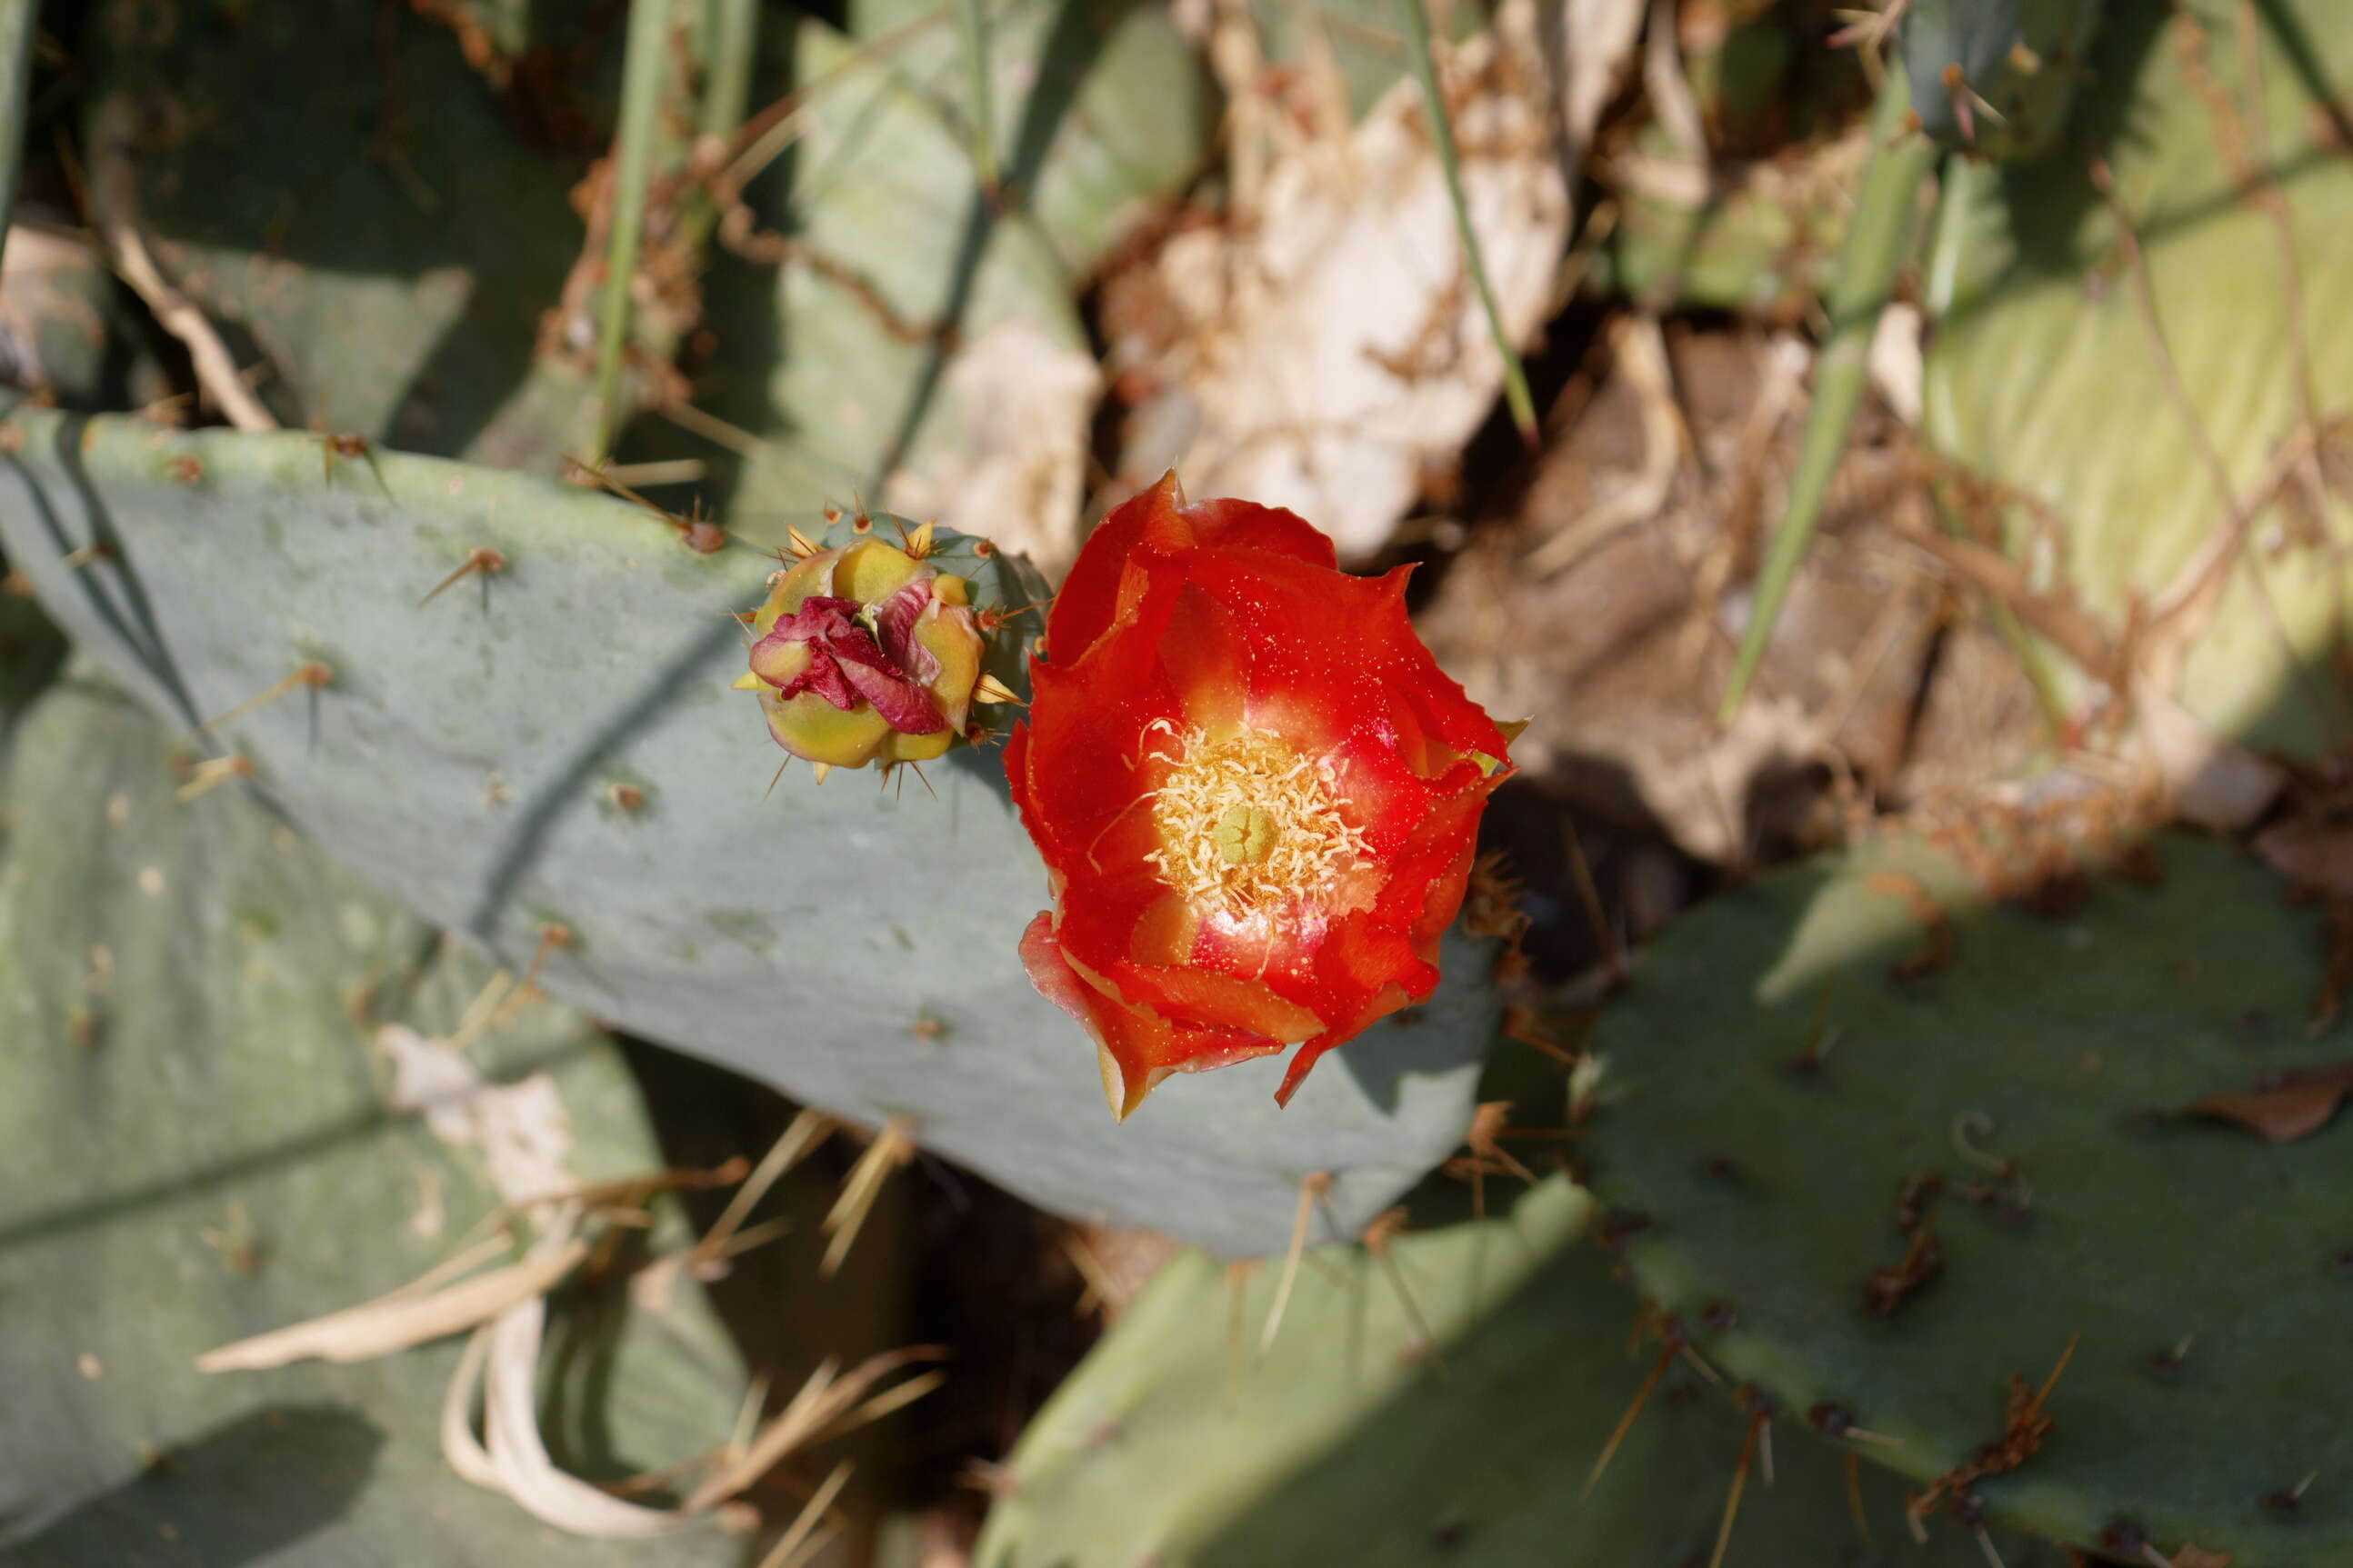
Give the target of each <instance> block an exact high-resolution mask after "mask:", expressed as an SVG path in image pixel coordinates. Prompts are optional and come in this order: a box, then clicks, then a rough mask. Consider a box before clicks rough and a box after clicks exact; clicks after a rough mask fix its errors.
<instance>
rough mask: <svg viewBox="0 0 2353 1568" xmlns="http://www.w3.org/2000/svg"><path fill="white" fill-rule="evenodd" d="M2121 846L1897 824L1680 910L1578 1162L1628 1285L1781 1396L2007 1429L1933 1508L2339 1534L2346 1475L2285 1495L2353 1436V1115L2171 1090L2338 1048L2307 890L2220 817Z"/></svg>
mask: <svg viewBox="0 0 2353 1568" xmlns="http://www.w3.org/2000/svg"><path fill="white" fill-rule="evenodd" d="M2123 865H2124V866H2126V868H2128V869H2129V871H2130V873H2131V875H2130V876H2129V877H2126V876H2124V875H2119V874H2112V873H2108V872H2104V871H2100V870H2098V869H2096V868H2094V869H2090V870H2086V871H2082V872H2078V871H2074V870H2071V869H2065V868H2062V867H2060V866H2058V865H2056V864H2052V865H2050V866H2047V867H2046V875H2044V876H2043V877H2042V879H2041V880H2040V881H2039V882H2037V883H2035V884H2034V885H2032V886H2031V887H2021V889H2020V890H2019V892H2018V894H2017V897H2016V898H2015V899H2014V900H2012V901H2009V902H1998V901H1994V900H1992V899H1991V898H1989V896H1988V894H1987V893H1986V892H1985V891H1984V890H1983V889H1981V888H1980V887H1979V886H1978V884H1977V883H1976V882H1975V881H1973V880H1972V879H1970V878H1968V877H1966V876H1964V875H1963V874H1962V873H1961V872H1960V871H1959V870H1958V869H1957V867H1956V865H1955V863H1954V862H1953V861H1952V860H1951V859H1948V858H1946V856H1945V855H1943V854H1942V853H1939V852H1935V851H1931V850H1929V849H1927V848H1926V847H1923V846H1922V845H1920V844H1918V843H1916V842H1914V841H1910V840H1903V839H1897V840H1893V841H1889V842H1886V843H1883V844H1881V845H1878V846H1875V847H1870V848H1867V849H1864V850H1862V851H1859V852H1857V853H1855V854H1854V855H1852V857H1849V858H1842V859H1837V860H1831V861H1828V862H1824V863H1820V864H1816V865H1810V866H1805V867H1801V868H1796V869H1792V870H1788V871H1785V872H1781V873H1779V874H1778V875H1775V876H1773V877H1770V878H1767V879H1765V880H1763V881H1761V882H1758V883H1757V884H1756V885H1754V886H1752V887H1749V888H1746V889H1741V890H1739V891H1736V892H1734V893H1731V894H1727V895H1726V896H1725V897H1724V898H1722V899H1719V900H1716V901H1715V902H1714V903H1711V904H1709V905H1708V906H1707V907H1705V908H1704V909H1703V910H1698V911H1696V912H1695V913H1694V914H1692V915H1691V916H1689V917H1688V918H1686V919H1685V920H1683V921H1680V922H1678V923H1677V924H1675V925H1673V926H1672V927H1670V928H1669V929H1668V931H1667V932H1666V933H1665V935H1664V936H1663V937H1662V940H1661V941H1660V942H1659V943H1658V945H1657V946H1656V947H1655V948H1654V949H1653V950H1652V952H1651V953H1650V955H1649V956H1648V957H1647V958H1646V959H1645V961H1644V962H1643V963H1642V966H1641V969H1640V970H1639V971H1638V972H1637V973H1636V975H1635V977H1634V980H1633V983H1632V985H1631V988H1630V990H1629V991H1628V993H1627V994H1625V995H1623V996H1621V997H1620V998H1619V999H1618V1000H1617V1001H1616V1002H1614V1003H1613V1004H1611V1005H1609V1008H1608V1009H1607V1010H1606V1011H1605V1012H1604V1014H1603V1016H1602V1017H1601V1020H1600V1022H1599V1026H1598V1027H1597V1029H1596V1031H1595V1034H1594V1037H1593V1040H1592V1046H1593V1048H1594V1049H1595V1050H1596V1051H1598V1052H1600V1053H1602V1054H1603V1055H1605V1056H1606V1058H1607V1059H1608V1061H1609V1072H1608V1076H1607V1078H1606V1079H1605V1080H1604V1081H1605V1088H1604V1091H1603V1096H1604V1103H1603V1105H1602V1108H1601V1109H1600V1110H1599V1111H1598V1112H1597V1113H1596V1114H1595V1116H1594V1118H1593V1121H1592V1123H1591V1127H1592V1138H1591V1140H1590V1141H1589V1142H1588V1143H1587V1144H1586V1145H1584V1146H1583V1147H1584V1148H1586V1149H1587V1150H1588V1151H1589V1152H1590V1155H1591V1160H1592V1167H1591V1180H1592V1184H1593V1187H1594V1191H1595V1193H1596V1194H1597V1196H1598V1197H1599V1198H1600V1199H1601V1201H1602V1202H1604V1203H1606V1204H1608V1205H1610V1206H1611V1209H1612V1211H1613V1215H1614V1217H1613V1221H1612V1226H1613V1228H1614V1230H1615V1231H1616V1232H1617V1233H1618V1234H1620V1236H1622V1237H1624V1238H1625V1239H1624V1253H1623V1257H1624V1260H1625V1262H1626V1264H1627V1266H1628V1267H1629V1268H1630V1270H1631V1274H1632V1279H1633V1281H1634V1283H1635V1285H1636V1286H1637V1287H1638V1288H1639V1289H1640V1290H1641V1292H1642V1293H1643V1295H1645V1296H1646V1297H1648V1298H1649V1299H1650V1300H1651V1301H1653V1302H1654V1303H1655V1304H1656V1305H1657V1306H1658V1307H1659V1308H1660V1309H1661V1310H1665V1311H1668V1312H1672V1313H1675V1314H1678V1315H1680V1316H1681V1317H1682V1319H1683V1322H1684V1323H1685V1324H1686V1325H1688V1326H1689V1327H1690V1329H1691V1331H1692V1332H1693V1335H1694V1341H1695V1342H1696V1343H1697V1344H1698V1346H1699V1348H1700V1350H1701V1352H1702V1353H1704V1354H1705V1355H1706V1356H1708V1357H1709V1358H1710V1359H1711V1360H1713V1361H1714V1362H1715V1363H1716V1364H1717V1365H1719V1366H1721V1367H1722V1368H1724V1369H1725V1371H1726V1372H1727V1373H1729V1374H1731V1375H1732V1376H1734V1377H1736V1378H1746V1379H1753V1380H1754V1381H1756V1382H1757V1384H1760V1385H1762V1386H1763V1388H1764V1389H1765V1390H1766V1391H1767V1393H1768V1394H1771V1395H1772V1396H1773V1397H1774V1398H1775V1399H1776V1400H1777V1401H1778V1403H1779V1405H1780V1406H1781V1408H1783V1409H1784V1410H1788V1411H1790V1412H1793V1413H1805V1412H1814V1411H1820V1412H1822V1413H1823V1414H1822V1416H1821V1419H1824V1420H1830V1421H1833V1422H1852V1424H1853V1426H1856V1427H1859V1428H1862V1429H1864V1430H1866V1431H1868V1432H1869V1433H1871V1434H1873V1435H1875V1436H1873V1437H1872V1438H1871V1439H1870V1440H1868V1441H1863V1440H1857V1441H1856V1442H1855V1447H1856V1450H1857V1451H1858V1452H1860V1453H1861V1454H1862V1456H1863V1457H1864V1458H1865V1459H1866V1460H1869V1461H1872V1462H1874V1463H1878V1464H1883V1465H1887V1466H1890V1467H1892V1468H1895V1469H1896V1470H1898V1471H1900V1472H1902V1473H1903V1474H1905V1475H1906V1476H1909V1477H1910V1478H1912V1479H1914V1480H1915V1482H1919V1483H1930V1482H1932V1481H1933V1480H1934V1479H1935V1478H1937V1477H1940V1476H1949V1475H1951V1474H1952V1472H1954V1471H1955V1469H1956V1468H1957V1467H1962V1466H1965V1465H1968V1464H1969V1463H1970V1462H1971V1461H1972V1460H1974V1459H1977V1458H1979V1457H1980V1456H1981V1455H1982V1454H1983V1453H1985V1452H1986V1451H1988V1450H1989V1449H1994V1448H1997V1447H2004V1446H2008V1447H2010V1448H2011V1449H2012V1450H2013V1457H2014V1458H2015V1459H2016V1460H2017V1463H2016V1466H2015V1468H2014V1469H2010V1471H2009V1472H2008V1473H2002V1468H2001V1467H2000V1466H1997V1467H1995V1468H1993V1469H1992V1470H1991V1471H1989V1472H1988V1473H1987V1474H1986V1475H1984V1476H1983V1477H1982V1478H1981V1479H1974V1480H1971V1479H1968V1477H1967V1475H1966V1472H1964V1473H1963V1475H1962V1476H1961V1477H1960V1478H1958V1479H1955V1480H1953V1481H1951V1482H1948V1484H1947V1488H1946V1489H1945V1491H1944V1492H1940V1493H1939V1494H1937V1499H1938V1500H1937V1509H1936V1511H1938V1512H1943V1511H1944V1510H1945V1509H1946V1507H1947V1505H1951V1506H1957V1507H1959V1508H1960V1509H1962V1510H1972V1509H1974V1508H1976V1507H1977V1506H1978V1505H1979V1504H1980V1503H1981V1504H1982V1506H1983V1508H1984V1509H1985V1510H1988V1512H1989V1514H1990V1516H1991V1517H1994V1518H1996V1519H2000V1520H2001V1521H2005V1522H2008V1523H2011V1524H2015V1525H2017V1526H2020V1527H2021V1528H2024V1529H2028V1530H2031V1531H2036V1532H2038V1533H2042V1534H2046V1535H2050V1536H2054V1537H2057V1538H2058V1539H2060V1540H2063V1541H2067V1542H2074V1543H2076V1544H2078V1545H2081V1546H2084V1547H2087V1548H2093V1549H2104V1550H2108V1551H2114V1552H2118V1554H2119V1555H2123V1556H2126V1557H2131V1556H2134V1555H2137V1553H2138V1550H2139V1549H2138V1547H2137V1545H2135V1544H2133V1543H2134V1542H2136V1541H2139V1540H2146V1541H2147V1542H2152V1543H2155V1544H2157V1545H2158V1547H2160V1548H2161V1549H2162V1550H2163V1551H2164V1552H2167V1553H2168V1554H2172V1553H2174V1552H2177V1551H2178V1549H2179V1547H2180V1546H2181V1545H2182V1544H2183V1543H2185V1542H2194V1543H2195V1544H2196V1545H2197V1546H2198V1547H2200V1549H2202V1550H2204V1551H2206V1552H2225V1553H2230V1554H2232V1557H2233V1559H2234V1560H2235V1561H2236V1562H2237V1563H2239V1564H2241V1565H2242V1568H2262V1565H2264V1564H2271V1563H2281V1564H2286V1563H2294V1564H2297V1565H2298V1568H2325V1565H2327V1564H2337V1563H2353V1504H2348V1501H2347V1500H2346V1497H2345V1495H2344V1493H2343V1492H2342V1491H2341V1490H2339V1489H2327V1488H2324V1487H2322V1486H2321V1485H2319V1484H2318V1483H2317V1482H2316V1483H2314V1484H2313V1486H2312V1487H2311V1489H2309V1490H2308V1491H2302V1492H2299V1491H2298V1488H2299V1485H2300V1483H2302V1482H2304V1480H2305V1479H2306V1478H2307V1477H2311V1476H2315V1475H2318V1476H2320V1477H2324V1478H2325V1477H2328V1476H2335V1475H2341V1474H2344V1473H2345V1472H2346V1470H2347V1468H2348V1466H2353V1429H2348V1427H2347V1426H2346V1425H2345V1424H2344V1422H2343V1421H2342V1420H2340V1419H2339V1418H2338V1414H2337V1404H2336V1401H2335V1400H2334V1398H2333V1396H2332V1395H2328V1394H2321V1393H2320V1392H2319V1391H2320V1390H2322V1389H2324V1388H2334V1387H2335V1386H2336V1385H2337V1384H2336V1380H2337V1373H2336V1372H2335V1371H2334V1370H2333V1369H2332V1367H2331V1365H2330V1364H2329V1363H2330V1358H2331V1357H2332V1356H2333V1355H2335V1354H2336V1353H2337V1347H2339V1346H2341V1345H2342V1344H2343V1343H2344V1336H2343V1334H2342V1332H2341V1331H2340V1330H2341V1325H2342V1323H2343V1321H2344V1320H2345V1315H2346V1313H2347V1311H2348V1301H2349V1300H2353V1253H2348V1249H2347V1247H2348V1239H2353V1184H2348V1183H2347V1182H2346V1180H2345V1179H2344V1173H2345V1165H2346V1155H2347V1152H2348V1147H2353V1123H2346V1122H2344V1121H2341V1120H2340V1121H2337V1122H2336V1123H2333V1124H2330V1125H2327V1126H2325V1127H2323V1128H2322V1129H2321V1130H2320V1131H2317V1132H2316V1133H2314V1134H2312V1135H2310V1136H2308V1137H2305V1138H2303V1139H2302V1140H2300V1141H2296V1142H2280V1143H2274V1142H2265V1141H2263V1139H2261V1138H2259V1137H2257V1136H2256V1135H2255V1134H2254V1133H2253V1132H2252V1131H2249V1130H2247V1129H2246V1128H2244V1127H2242V1126H2238V1125H2233V1124H2232V1123H2230V1122H2228V1121H2205V1120H2195V1119H2190V1118H2187V1117H2183V1116H2179V1115H2177V1114H2174V1113H2175V1112H2176V1111H2178V1110H2179V1108H2182V1107H2185V1106H2188V1105H2189V1104H2190V1103H2191V1102H2193V1101H2196V1100H2200V1099H2201V1098H2203V1097H2205V1096H2207V1095H2210V1094H2215V1093H2220V1092H2224V1091H2232V1090H2242V1089H2251V1088H2254V1087H2256V1086H2257V1085H2259V1084H2260V1083H2261V1081H2263V1079H2265V1078H2266V1075H2277V1074H2280V1073H2282V1072H2284V1071H2286V1070H2289V1069H2294V1068H2298V1067H2303V1066H2308V1065H2311V1064H2315V1063H2330V1062H2342V1061H2344V1060H2345V1059H2346V1058H2347V1057H2348V1050H2349V1049H2353V1045H2349V1044H2348V1043H2349V1042H2353V1031H2348V1029H2347V1028H2345V1027H2343V1026H2330V1027H2327V1028H2326V1029H2322V1030H2319V1031H2317V1032H2316V1031H2314V1030H2313V1029H2311V1028H2309V1027H2307V1025H2306V1019H2307V1017H2309V1016H2313V1012H2314V1008H2315V1006H2316V1001H2318V1000H2319V999H2320V998H2321V997H2322V996H2323V994H2324V991H2325V988H2326V986H2327V984H2328V983H2327V982H2325V980H2324V975H2323V963H2322V953H2323V947H2324V944H2323V940H2322V934H2321V931H2320V921H2319V918H2318V917H2317V915H2316V914H2315V913H2313V912H2311V911H2308V910H2300V909H2296V908H2293V907H2291V906H2290V904H2289V902H2288V900H2286V899H2285V897H2284V892H2285V889H2284V887H2283V885H2282V884H2281V883H2280V882H2279V881H2278V880H2277V879H2275V878H2274V876H2273V875H2272V874H2271V873H2270V872H2268V871H2267V870H2265V869H2263V868H2261V867H2259V866H2257V865H2255V864H2253V863H2252V862H2251V861H2248V860H2246V859H2244V858H2241V857H2240V856H2238V855H2237V854H2235V853H2233V852H2232V850H2230V849H2229V848H2226V847H2222V846H2220V845H2217V844H2214V843H2211V842H2208V841H2203V840H2199V839H2192V838H2187V837H2173V838H2166V839H2162V840H2159V841H2158V842H2157V844H2156V845H2155V846H2154V847H2153V848H2152V849H2150V850H2147V851H2145V852H2140V853H2136V854H2135V855H2133V856H2131V857H2129V858H2126V860H2125V861H2124V862H2123ZM2071 1341H2072V1342H2074V1343H2075V1350H2074V1353H2073V1357H2072V1359H2071V1360H2069V1361H2068V1362H2067V1363H2066V1367H2065V1370H2064V1371H2063V1373H2061V1375H2060V1376H2059V1378H2058V1380H2057V1382H2056V1384H2055V1385H2053V1386H2052V1389H2051V1392H2050V1393H2049V1394H2048V1396H2047V1398H2046V1399H2045V1400H2044V1401H2043V1403H2042V1405H2041V1406H2040V1407H2039V1408H2040V1413H2041V1414H2042V1415H2048V1416H2049V1417H2050V1418H2051V1419H2052V1422H2054V1423H2055V1426H2053V1427H2052V1429H2051V1430H2050V1431H2049V1432H2048V1433H2046V1434H2042V1435H2041V1436H2040V1437H2039V1441H2038V1440H2035V1439H2034V1438H2032V1437H2031V1436H2029V1437H2020V1436H2019V1433H2020V1432H2021V1430H2022V1429H2023V1428H2026V1427H2031V1426H2032V1425H2033V1420H2032V1415H2033V1412H2031V1411H2028V1412H2024V1413H2021V1412H2020V1411H2018V1410H2016V1409H2014V1408H2012V1407H2011V1406H2010V1395H2009V1394H2007V1393H2006V1389H2005V1380H2006V1379H2008V1378H2009V1377H2010V1376H2011V1374H2013V1373H2014V1374H2017V1375H2018V1376H2020V1377H2021V1378H2022V1379H2023V1380H2024V1384H2025V1386H2026V1387H2027V1388H2029V1389H2031V1388H2033V1387H2036V1386H2039V1385H2041V1384H2042V1383H2043V1381H2044V1380H2045V1378H2046V1377H2047V1376H2049V1374H2050V1373H2051V1372H2052V1368H2053V1367H2054V1365H2056V1364H2057V1363H2059V1362H2060V1360H2061V1358H2062V1357H2063V1354H2064V1352H2066V1350H2067V1348H2068V1346H2069V1344H2070V1342H2071ZM2021 1415H2023V1416H2024V1418H2023V1419H2021V1418H2020V1417H2021ZM1948 1494H1949V1495H1948ZM2104 1542H2105V1546H2104Z"/></svg>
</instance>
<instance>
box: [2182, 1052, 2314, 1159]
mask: <svg viewBox="0 0 2353 1568" xmlns="http://www.w3.org/2000/svg"><path fill="white" fill-rule="evenodd" d="M2348 1094H2353V1062H2334V1063H2330V1064H2329V1065H2327V1066H2325V1067H2313V1068H2289V1069H2288V1070H2286V1071H2284V1072H2276V1073H2269V1074H2266V1075H2265V1076H2264V1077H2263V1078H2262V1079H2258V1080H2257V1081H2256V1083H2255V1086H2254V1087H2253V1088H2252V1089H2222V1090H2220V1091H2218V1092H2216V1093H2213V1094H2209V1095H2205V1096H2202V1097H2201V1098H2200V1099H2197V1100H2191V1101H2190V1102H2189V1104H2187V1105H2185V1106H2182V1107H2181V1108H2180V1109H2179V1110H2176V1111H2175V1112H2174V1114H2175V1115H2177V1116H2206V1117H2213V1118H2215V1119H2217V1120H2220V1121H2235V1122H2237V1123H2238V1124H2239V1125H2240V1126H2242V1127H2243V1128H2245V1129H2246V1130H2247V1131H2250V1132H2253V1133H2254V1134H2256V1135H2257V1136H2259V1137H2261V1138H2262V1139H2263V1140H2264V1141H2265V1142H2271V1143H2293V1142H2295V1141H2296V1140H2297V1139H2299V1138H2309V1137H2310V1136H2312V1134H2314V1133H2315V1132H2317V1131H2320V1130H2321V1129H2322V1128H2323V1127H2326V1126H2327V1125H2328V1121H2329V1119H2330V1118H2331V1117H2333V1116H2335V1115H2336V1114H2337V1105H2338V1103H2339V1102H2340V1101H2342V1100H2344V1098H2345V1097H2346V1095H2348Z"/></svg>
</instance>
